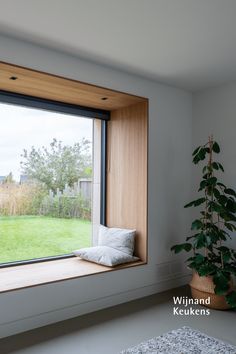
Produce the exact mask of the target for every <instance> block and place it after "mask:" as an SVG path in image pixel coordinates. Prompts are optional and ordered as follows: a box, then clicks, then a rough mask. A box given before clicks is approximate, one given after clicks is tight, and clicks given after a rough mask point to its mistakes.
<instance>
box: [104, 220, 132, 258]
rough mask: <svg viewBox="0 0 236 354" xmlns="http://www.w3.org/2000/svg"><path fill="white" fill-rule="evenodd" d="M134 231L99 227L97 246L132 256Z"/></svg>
mask: <svg viewBox="0 0 236 354" xmlns="http://www.w3.org/2000/svg"><path fill="white" fill-rule="evenodd" d="M134 238H135V230H128V229H119V228H109V227H106V226H103V225H100V227H99V235H98V246H108V247H112V248H115V249H116V250H118V251H121V252H124V253H127V254H129V255H130V256H133V253H134Z"/></svg>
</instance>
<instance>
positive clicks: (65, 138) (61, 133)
mask: <svg viewBox="0 0 236 354" xmlns="http://www.w3.org/2000/svg"><path fill="white" fill-rule="evenodd" d="M83 137H85V138H86V139H89V140H90V141H92V119H87V118H82V117H77V116H72V115H67V114H62V113H54V112H48V111H44V110H39V109H34V108H26V107H21V106H15V105H10V104H5V103H0V176H6V175H8V174H9V173H10V172H12V173H13V177H14V179H15V180H16V181H19V179H20V174H21V171H20V161H21V160H22V158H21V156H20V155H21V154H22V153H23V150H24V149H28V150H29V149H30V148H31V147H32V146H34V147H42V146H43V145H44V146H49V144H50V143H51V142H52V140H53V138H56V139H57V140H61V141H62V142H63V144H66V145H73V144H74V143H76V142H78V141H80V140H81V139H82V138H83Z"/></svg>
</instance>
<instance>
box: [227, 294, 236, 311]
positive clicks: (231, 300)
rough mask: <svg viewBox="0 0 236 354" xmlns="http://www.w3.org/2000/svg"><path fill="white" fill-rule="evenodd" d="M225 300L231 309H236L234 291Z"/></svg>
mask: <svg viewBox="0 0 236 354" xmlns="http://www.w3.org/2000/svg"><path fill="white" fill-rule="evenodd" d="M225 298H226V301H227V303H228V304H229V305H230V306H231V307H232V308H236V291H231V292H230V293H229V294H228V295H226V297H225Z"/></svg>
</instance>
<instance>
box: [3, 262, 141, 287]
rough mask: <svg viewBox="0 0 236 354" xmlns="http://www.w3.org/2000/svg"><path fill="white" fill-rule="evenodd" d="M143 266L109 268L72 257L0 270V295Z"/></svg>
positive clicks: (138, 263) (135, 263) (126, 265)
mask: <svg viewBox="0 0 236 354" xmlns="http://www.w3.org/2000/svg"><path fill="white" fill-rule="evenodd" d="M143 264H146V263H145V262H143V261H137V262H134V263H128V264H123V265H120V266H117V267H115V268H110V267H105V266H102V265H99V264H95V263H90V262H87V261H84V260H82V259H80V258H78V257H72V258H67V259H63V260H61V259H60V260H55V261H49V262H41V263H33V264H27V265H18V266H15V267H9V268H2V269H0V293H4V292H8V291H13V290H19V289H24V288H28V287H33V286H37V285H42V284H48V283H54V282H59V281H63V280H68V279H74V278H79V277H85V276H89V275H94V274H99V273H104V272H111V271H115V270H119V269H124V268H129V267H134V266H138V265H143Z"/></svg>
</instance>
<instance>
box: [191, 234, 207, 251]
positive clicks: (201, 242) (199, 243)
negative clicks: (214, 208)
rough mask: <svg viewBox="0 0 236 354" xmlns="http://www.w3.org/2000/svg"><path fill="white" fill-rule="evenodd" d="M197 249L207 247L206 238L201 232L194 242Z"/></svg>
mask: <svg viewBox="0 0 236 354" xmlns="http://www.w3.org/2000/svg"><path fill="white" fill-rule="evenodd" d="M194 244H195V247H196V248H197V249H198V248H203V247H205V246H206V236H205V234H204V233H203V232H201V233H200V234H199V235H198V236H197V237H196V239H195V240H194Z"/></svg>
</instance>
